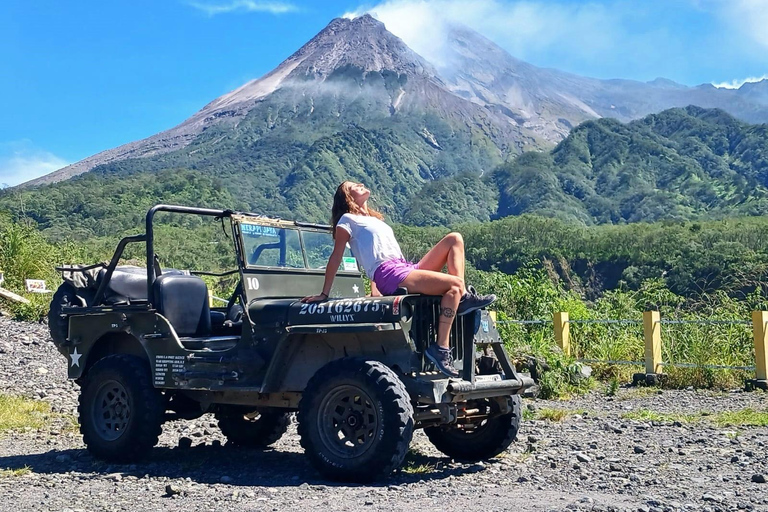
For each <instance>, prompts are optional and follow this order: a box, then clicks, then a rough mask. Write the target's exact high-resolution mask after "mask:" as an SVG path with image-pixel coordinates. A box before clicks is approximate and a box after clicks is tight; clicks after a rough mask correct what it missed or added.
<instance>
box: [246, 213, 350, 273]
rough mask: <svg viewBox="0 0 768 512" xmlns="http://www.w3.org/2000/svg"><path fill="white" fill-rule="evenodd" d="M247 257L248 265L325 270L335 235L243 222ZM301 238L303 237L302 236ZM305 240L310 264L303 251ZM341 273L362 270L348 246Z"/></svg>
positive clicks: (342, 261)
mask: <svg viewBox="0 0 768 512" xmlns="http://www.w3.org/2000/svg"><path fill="white" fill-rule="evenodd" d="M240 232H241V233H242V236H243V249H244V252H245V254H244V256H245V260H246V262H247V264H248V266H256V267H283V268H310V269H315V270H321V269H325V266H326V265H327V264H328V258H329V257H330V256H331V253H332V252H333V244H334V242H333V237H332V236H331V233H330V232H328V231H314V230H302V231H300V230H298V229H294V228H280V227H275V226H261V225H258V224H247V223H241V224H240ZM300 237H301V239H300ZM301 240H303V242H304V249H305V251H306V254H307V265H306V266H305V264H304V256H303V255H302V252H301ZM339 272H359V269H358V266H357V261H356V260H355V258H354V257H353V256H352V252H351V251H350V250H349V246H347V247H346V248H345V250H344V256H343V258H342V260H341V263H340V264H339Z"/></svg>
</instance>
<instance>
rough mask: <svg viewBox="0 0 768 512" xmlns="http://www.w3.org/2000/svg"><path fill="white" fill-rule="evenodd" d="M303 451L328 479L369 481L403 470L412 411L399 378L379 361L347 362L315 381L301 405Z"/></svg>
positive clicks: (339, 362)
mask: <svg viewBox="0 0 768 512" xmlns="http://www.w3.org/2000/svg"><path fill="white" fill-rule="evenodd" d="M298 421H299V436H300V437H301V446H302V447H303V448H304V452H305V453H306V455H307V457H309V460H310V462H311V463H312V465H313V466H314V467H315V468H317V470H318V471H320V473H321V474H323V475H324V476H326V477H328V478H331V479H335V480H345V481H354V482H368V481H371V480H374V479H376V478H379V477H384V476H387V475H388V474H390V473H391V472H392V471H393V470H394V469H396V468H398V467H400V465H401V464H402V462H403V459H404V458H405V454H406V452H407V451H408V445H409V444H410V443H411V438H412V437H413V407H412V406H411V400H410V398H409V396H408V392H407V391H406V389H405V386H404V385H403V383H402V381H401V380H400V379H399V378H398V376H397V375H396V374H395V372H393V371H392V370H391V369H390V368H388V367H387V366H386V365H384V364H382V363H380V362H378V361H365V360H363V359H357V358H344V359H339V360H336V361H332V362H330V363H328V364H327V365H325V366H323V367H322V368H321V369H320V370H318V371H317V373H315V375H314V376H313V377H312V379H310V381H309V383H308V384H307V386H306V389H305V391H304V393H303V396H302V399H301V402H300V403H299V416H298Z"/></svg>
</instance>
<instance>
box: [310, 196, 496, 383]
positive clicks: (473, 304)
mask: <svg viewBox="0 0 768 512" xmlns="http://www.w3.org/2000/svg"><path fill="white" fill-rule="evenodd" d="M370 195H371V191H370V190H368V189H367V188H365V186H363V184H362V183H353V182H351V181H345V182H344V183H342V184H341V185H339V188H337V189H336V194H335V195H334V197H333V208H332V210H331V218H332V221H331V224H332V225H333V226H334V231H333V237H334V240H335V244H334V248H333V253H331V256H330V258H329V259H328V265H327V266H326V267H325V282H324V284H323V290H322V291H321V292H320V294H318V295H312V296H309V297H304V298H303V299H302V302H318V301H323V300H327V299H328V294H329V293H330V291H331V286H332V285H333V279H334V278H335V277H336V271H337V270H338V268H339V264H340V263H341V259H342V256H343V254H344V248H345V247H346V245H347V243H349V246H350V247H351V249H352V253H353V254H354V255H355V257H356V258H357V259H358V261H360V263H361V265H362V266H363V268H364V269H365V272H366V274H368V277H370V278H371V287H372V289H373V293H374V294H376V293H377V291H378V292H380V293H381V294H383V295H392V294H393V293H395V290H397V289H398V288H401V287H402V288H407V289H408V292H409V293H422V294H425V295H442V296H443V299H442V300H441V301H440V321H439V322H440V323H439V325H438V330H437V344H436V345H432V346H430V347H429V348H428V349H427V351H426V356H427V357H428V358H429V359H430V360H431V361H432V362H433V363H435V366H436V367H437V368H438V369H439V370H440V371H441V372H443V373H444V374H446V375H448V376H449V377H457V376H458V375H459V373H458V372H457V371H456V369H455V368H454V367H453V360H452V357H451V350H450V348H449V343H448V341H449V337H450V333H451V324H452V323H453V318H454V317H455V316H456V315H464V314H467V313H469V312H471V311H475V310H477V309H480V308H483V307H485V306H487V305H489V304H491V303H492V302H493V301H494V300H496V296H495V295H477V294H476V293H475V292H474V290H473V289H472V287H470V289H469V291H467V289H466V286H465V284H464V239H463V238H462V236H461V234H460V233H449V234H448V235H446V236H445V237H444V238H443V239H442V240H440V241H439V242H438V243H437V244H436V245H435V246H434V247H433V248H432V249H430V250H429V252H427V254H426V255H424V257H423V258H421V259H420V260H419V262H418V263H411V262H409V261H407V260H406V259H405V258H404V257H403V253H402V251H401V250H400V245H399V244H398V243H397V240H396V239H395V234H394V232H393V231H392V228H391V227H389V226H388V225H387V224H386V223H385V222H384V220H383V216H382V215H381V214H380V213H379V212H377V211H376V210H374V209H373V208H371V207H370V206H368V198H369V197H370ZM445 266H447V267H448V273H447V274H444V273H443V272H442V269H443V267H445Z"/></svg>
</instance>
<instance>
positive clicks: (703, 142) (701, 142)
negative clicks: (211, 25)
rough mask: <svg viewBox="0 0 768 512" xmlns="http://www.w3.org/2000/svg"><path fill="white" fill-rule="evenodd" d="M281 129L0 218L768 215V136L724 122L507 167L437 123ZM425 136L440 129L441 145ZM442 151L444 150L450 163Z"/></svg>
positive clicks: (80, 222) (636, 129)
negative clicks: (340, 211)
mask: <svg viewBox="0 0 768 512" xmlns="http://www.w3.org/2000/svg"><path fill="white" fill-rule="evenodd" d="M286 101H287V100H286ZM296 101H298V100H296ZM272 107H275V105H272ZM305 107H307V106H306V105H305ZM342 107H343V109H344V112H345V114H344V116H346V118H347V119H348V120H355V119H357V120H360V121H362V118H361V116H363V114H364V113H365V112H368V111H369V107H370V106H365V107H363V106H361V105H358V103H357V102H355V101H351V102H347V103H344V105H343V106H339V105H336V107H335V108H337V109H340V108H342ZM307 108H309V107H307ZM318 108H320V107H318ZM323 108H329V109H331V110H330V111H329V112H327V113H325V114H323V116H324V117H325V118H328V117H329V116H330V117H331V118H334V117H335V116H333V115H332V113H333V108H331V107H329V106H326V107H323ZM356 108H359V109H360V110H359V111H356V110H355V109H356ZM356 112H357V113H356ZM270 115H271V114H270V108H268V106H264V107H263V109H254V111H253V112H252V113H251V114H249V117H248V118H247V119H246V121H244V122H242V123H241V124H240V125H238V127H237V128H236V130H237V133H232V132H231V131H226V130H222V131H216V130H215V129H212V130H209V131H207V132H205V133H204V134H203V135H202V136H200V137H199V138H198V140H197V141H196V142H195V143H193V144H191V145H190V146H188V147H186V148H184V149H183V150H181V151H177V152H174V153H168V154H165V155H161V156H158V157H157V158H155V159H141V160H126V161H122V162H117V163H113V164H109V165H103V166H100V167H98V168H96V169H95V170H94V171H91V172H89V173H86V174H84V175H81V176H79V177H76V178H73V179H70V180H67V181H64V182H60V183H56V184H53V185H46V186H41V187H38V188H35V189H23V190H18V189H14V190H7V191H4V192H1V193H0V209H4V210H8V211H10V212H11V213H12V214H13V215H15V216H16V217H18V216H20V215H22V212H23V215H25V216H26V217H29V218H32V219H34V220H35V221H37V222H38V224H39V226H40V228H41V229H42V230H43V231H44V232H45V233H47V234H48V236H51V237H53V238H61V237H64V236H67V235H71V234H77V236H85V237H88V236H94V235H96V236H101V235H109V234H112V233H116V232H120V231H123V230H125V229H135V227H136V226H138V225H140V221H139V219H141V217H142V215H143V213H144V212H145V211H146V209H147V208H148V207H149V206H150V205H152V204H154V203H159V202H164V203H181V204H193V205H200V206H217V207H224V208H233V209H238V210H250V211H256V212H259V213H268V214H272V215H279V216H283V217H286V218H297V219H306V220H315V221H327V220H328V215H329V207H330V202H331V196H332V193H333V190H334V189H335V187H336V185H337V184H338V183H339V182H341V181H342V180H344V179H352V180H358V181H363V182H365V183H367V184H369V185H370V186H371V187H372V188H373V189H374V197H375V199H376V204H377V206H378V207H379V208H381V209H382V210H383V211H384V212H385V213H386V214H387V215H388V217H389V218H390V219H391V220H392V221H395V222H402V223H405V224H412V225H442V226H445V225H452V224H457V223H461V222H467V221H476V220H480V221H484V220H490V219H494V218H501V217H506V216H509V215H520V214H523V213H535V214H538V215H541V216H545V217H554V218H559V219H563V220H567V221H576V222H577V223H579V224H585V225H591V224H619V223H626V222H641V221H648V222H652V221H658V220H665V219H668V220H705V219H718V218H725V217H733V216H740V215H748V216H755V215H763V214H765V213H766V212H768V126H766V125H749V124H745V123H742V122H740V121H737V120H735V119H734V118H733V117H731V116H729V115H728V114H726V113H724V112H722V111H719V110H707V109H701V108H697V107H687V108H684V109H671V110H667V111H664V112H661V113H659V114H654V115H651V116H648V117H646V118H643V119H641V120H638V121H635V122H632V123H629V124H622V123H620V122H618V121H615V120H611V119H601V120H598V121H588V122H586V123H583V124H581V125H580V126H578V127H577V128H575V129H574V130H573V131H572V132H571V134H570V135H569V137H568V138H567V139H565V140H564V141H563V142H561V143H560V144H559V145H558V146H557V147H556V148H554V149H553V150H552V151H550V152H546V153H542V152H528V153H523V154H522V155H521V156H519V157H517V158H515V159H513V160H511V161H509V162H507V163H505V164H502V165H498V163H499V162H500V160H494V159H495V158H496V157H495V156H494V152H493V151H492V150H491V147H490V146H489V145H488V144H487V141H488V140H490V139H488V134H485V135H482V134H481V132H477V133H475V132H474V131H472V130H469V131H461V130H455V129H453V128H452V125H451V124H450V123H448V122H446V121H444V120H441V119H439V118H436V117H434V116H429V115H425V116H424V117H423V118H420V119H419V121H418V122H416V121H414V118H413V117H407V116H404V117H403V118H402V119H400V120H399V121H396V122H395V124H394V127H393V125H392V124H390V125H389V126H388V127H384V126H383V125H377V123H376V121H375V120H372V119H369V120H368V121H367V123H366V127H363V126H361V125H358V124H355V123H347V124H344V123H341V122H336V123H335V124H334V123H331V124H330V125H322V126H318V127H317V128H316V131H315V132H314V133H312V134H310V133H305V132H301V131H297V130H296V128H295V125H294V124H291V123H290V122H287V121H285V119H284V117H283V118H280V119H283V120H282V121H280V122H279V123H276V124H272V125H270V117H269V116H270ZM291 115H296V116H298V115H301V110H298V111H297V112H295V113H293V114H291ZM313 115H314V114H313ZM418 126H426V127H428V128H425V129H424V132H425V133H426V134H428V135H429V137H427V136H426V135H425V133H420V132H419V130H418V129H417V127H418ZM425 137H426V138H425ZM430 137H434V140H439V141H442V145H441V146H440V149H437V148H435V147H432V146H431V145H430V144H429V142H428V140H432V139H430ZM484 141H485V142H484ZM494 161H495V162H496V164H494ZM426 162H429V165H427V163H426ZM462 162H464V163H462ZM470 162H474V164H472V165H474V166H475V167H472V166H471V165H470ZM477 162H485V163H484V164H483V165H484V166H485V167H487V168H488V169H494V166H495V165H496V167H495V170H493V171H492V172H485V171H484V170H483V169H482V168H477V167H476V166H477ZM428 169H431V171H427V170H428ZM435 169H437V170H438V171H435ZM430 172H432V173H434V172H437V174H434V175H432V174H429V173H430Z"/></svg>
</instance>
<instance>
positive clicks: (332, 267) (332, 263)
mask: <svg viewBox="0 0 768 512" xmlns="http://www.w3.org/2000/svg"><path fill="white" fill-rule="evenodd" d="M334 240H335V243H334V244H333V252H332V253H331V257H330V258H328V265H326V267H325V281H324V282H323V290H322V292H321V293H320V294H319V295H310V296H309V297H304V298H303V299H301V302H319V301H321V300H326V299H327V298H328V294H329V293H331V287H332V286H333V280H334V278H335V277H336V272H338V270H339V265H340V264H341V258H342V257H343V256H344V249H345V248H346V247H347V242H349V232H347V230H346V229H342V228H338V227H337V228H336V238H335V239H334Z"/></svg>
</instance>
